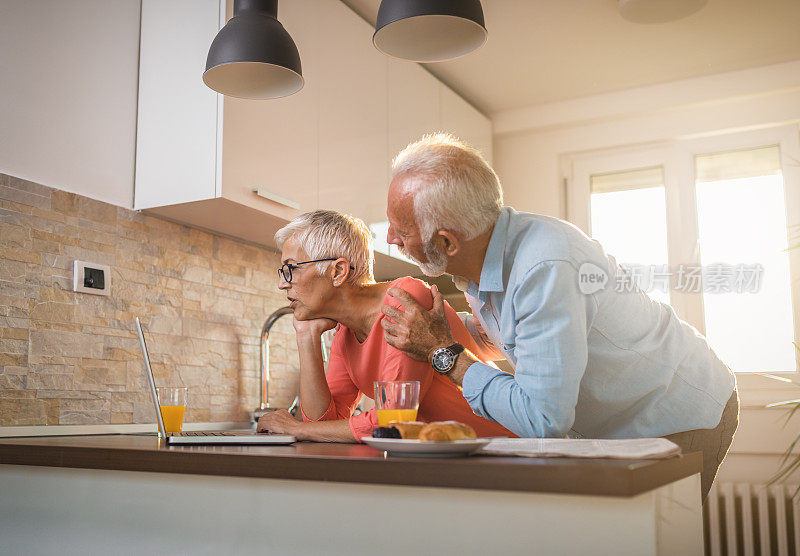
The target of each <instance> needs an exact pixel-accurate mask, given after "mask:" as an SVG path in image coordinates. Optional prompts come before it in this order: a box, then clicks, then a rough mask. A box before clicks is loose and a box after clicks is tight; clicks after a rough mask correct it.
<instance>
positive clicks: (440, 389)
mask: <svg viewBox="0 0 800 556" xmlns="http://www.w3.org/2000/svg"><path fill="white" fill-rule="evenodd" d="M391 285H392V286H394V287H399V288H402V289H404V290H405V291H407V292H408V293H410V294H411V295H412V296H413V297H414V299H416V300H417V303H419V304H420V305H422V306H423V307H424V308H426V309H428V310H430V308H431V307H432V306H433V297H432V295H431V292H430V287H429V286H428V285H427V284H426V283H425V282H423V281H421V280H417V279H415V278H410V277H406V278H399V279H397V280H395V281H394V282H392V284H391ZM383 302H384V304H386V305H391V306H393V307H397V308H399V309H401V310H402V305H400V303H399V302H398V300H396V299H395V298H394V297H391V296H390V295H388V294H387V295H386V297H385V298H384V300H383ZM445 312H446V314H447V321H448V323H449V324H450V330H451V331H452V334H453V338H455V340H456V341H457V342H458V343H460V344H462V345H463V346H464V347H466V348H467V349H469V350H470V351H471V352H472V353H473V354H475V355H476V356H479V354H480V353H481V352H480V348H479V347H478V346H477V344H476V343H475V340H473V339H472V336H470V334H469V332H468V331H467V329H466V327H465V326H464V324H463V323H462V322H461V319H460V318H459V317H458V315H457V314H456V312H455V311H454V310H453V308H452V307H450V305H449V304H447V303H445ZM383 318H386V316H385V315H383V314H381V315H380V317H378V320H376V321H375V324H373V325H372V329H371V330H370V332H369V335H368V336H367V339H366V340H365V341H364V343H363V344H362V343H359V341H358V340H357V339H356V336H355V334H354V333H353V331H352V330H350V329H349V328H347V327H345V326H340V327H339V330H338V331H337V332H336V335H335V336H334V339H333V345H332V346H331V352H330V357H329V358H328V370H327V373H326V376H325V378H326V380H327V382H328V388H329V389H330V391H331V403H330V405H329V406H328V409H327V411H325V413H324V414H323V415H322V416H321V417H320V418H319V419H309V418H308V417H306V415H305V413H303V419H304V420H305V421H328V420H335V419H348V420H349V423H350V430H351V431H352V433H353V436H354V437H355V439H356V440H358V441H359V442H360V441H361V437H362V436H371V435H372V431H373V430H374V429H375V428H377V426H378V416H377V413H376V410H375V409H374V408H373V409H371V410H369V411H367V412H365V413H361V414H359V415H353V410H354V409H355V407H356V405H358V402H359V401H360V400H361V396H364V395H365V396H367V397H368V398H373V396H374V388H373V382H374V381H376V380H418V381H419V382H420V390H419V410H418V412H417V419H418V420H419V421H426V422H430V421H447V420H454V421H461V422H462V423H466V424H468V425H470V426H471V427H472V428H473V429H475V432H477V433H478V436H515V435H514V434H513V433H512V432H510V431H509V430H507V429H505V428H504V427H502V426H501V425H499V424H497V423H495V422H493V421H489V420H488V419H484V418H483V417H479V416H477V415H475V414H474V413H473V412H472V409H471V408H470V407H469V404H467V401H466V400H465V399H464V396H463V395H462V393H461V389H460V388H459V387H458V386H456V385H455V384H453V383H452V382H451V381H450V380H449V379H448V378H447V377H444V376H442V375H440V374H439V373H437V372H436V371H434V370H433V367H431V365H430V364H429V363H427V362H425V361H417V360H415V359H412V358H411V357H409V356H408V355H406V354H404V353H403V352H402V351H400V350H398V349H396V348H394V347H392V346H390V345H389V344H388V343H387V342H386V340H384V338H383V327H382V326H381V324H380V323H381V319H383ZM301 411H302V408H301Z"/></svg>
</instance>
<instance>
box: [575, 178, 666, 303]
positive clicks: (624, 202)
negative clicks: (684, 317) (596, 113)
mask: <svg viewBox="0 0 800 556" xmlns="http://www.w3.org/2000/svg"><path fill="white" fill-rule="evenodd" d="M590 214H591V219H592V237H593V238H594V239H596V240H597V241H599V242H600V243H601V244H602V246H603V248H604V249H605V250H606V252H607V253H609V254H611V255H612V256H613V257H614V258H615V259H616V261H617V263H618V264H620V265H622V266H623V267H625V268H626V269H628V270H629V272H631V274H632V278H633V279H635V281H636V283H637V285H638V286H639V287H640V288H641V289H642V290H643V291H645V292H646V293H647V294H648V295H649V296H650V297H652V298H653V299H655V300H656V301H662V302H664V303H669V280H667V281H663V280H659V277H664V276H666V277H667V278H668V277H669V276H668V274H665V272H666V271H667V269H668V259H667V211H666V200H665V197H664V170H663V168H661V167H660V166H659V167H655V168H644V169H641V170H629V171H626V172H614V173H608V174H595V175H593V176H591V207H590Z"/></svg>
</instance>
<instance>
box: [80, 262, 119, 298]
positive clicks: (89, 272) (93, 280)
mask: <svg viewBox="0 0 800 556" xmlns="http://www.w3.org/2000/svg"><path fill="white" fill-rule="evenodd" d="M110 289H111V267H110V266H108V265H104V264H94V263H87V262H84V261H75V263H74V264H73V266H72V290H73V291H76V292H81V293H91V294H94V295H108V294H109V293H110Z"/></svg>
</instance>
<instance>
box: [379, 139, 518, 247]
mask: <svg viewBox="0 0 800 556" xmlns="http://www.w3.org/2000/svg"><path fill="white" fill-rule="evenodd" d="M401 176H402V177H413V178H420V179H421V180H422V181H423V184H422V186H421V187H419V188H418V189H417V190H416V194H415V195H414V216H415V217H416V220H417V225H418V226H419V230H420V236H421V239H422V241H423V243H428V242H430V240H431V238H432V237H433V234H434V233H436V231H437V230H450V231H451V232H455V233H457V234H461V235H463V236H464V239H466V240H470V239H473V238H474V237H476V236H478V235H480V234H482V233H483V232H485V231H486V230H488V229H489V227H490V226H492V224H494V222H495V221H496V220H497V217H498V216H499V215H500V210H501V209H502V208H503V190H502V188H501V187H500V180H499V179H498V177H497V174H495V172H494V170H492V167H491V166H489V163H488V162H486V160H485V159H484V158H483V156H481V153H480V152H478V151H477V150H476V149H474V148H472V147H470V146H469V145H467V144H466V143H463V142H462V141H460V140H458V139H457V138H456V137H454V136H453V135H451V134H449V133H435V134H431V135H425V136H424V137H423V138H422V139H420V140H419V141H417V142H416V143H411V144H410V145H408V146H407V147H406V148H405V149H403V150H402V151H400V154H398V155H397V156H396V157H395V159H394V161H393V162H392V179H393V180H394V179H395V178H397V177H401Z"/></svg>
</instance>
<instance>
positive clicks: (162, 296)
mask: <svg viewBox="0 0 800 556" xmlns="http://www.w3.org/2000/svg"><path fill="white" fill-rule="evenodd" d="M0 237H2V242H0V426H8V425H45V424H47V425H57V424H62V425H63V424H110V423H152V422H154V412H153V405H152V401H151V398H150V397H149V396H150V394H149V390H147V383H146V375H145V374H144V370H143V367H142V358H141V352H140V349H139V343H138V339H137V336H136V332H135V328H134V323H133V320H134V318H135V317H136V316H139V317H140V318H141V320H142V322H143V325H144V330H145V335H146V338H147V340H148V348H149V352H150V357H151V361H152V364H153V371H154V374H155V379H156V383H157V384H159V385H162V386H167V385H172V386H188V387H189V403H188V412H187V417H186V420H187V422H232V421H236V422H241V421H245V420H247V419H248V418H249V417H248V415H247V412H249V411H252V410H253V409H255V407H256V403H257V397H258V379H257V369H258V354H259V348H258V336H259V333H260V330H261V325H262V324H263V322H264V320H265V318H266V316H267V315H268V314H269V313H271V312H272V311H273V310H275V309H277V308H278V307H280V306H283V305H285V299H284V297H283V295H281V293H280V292H279V291H278V290H277V288H276V285H277V279H276V273H275V269H276V268H277V267H278V266H279V254H278V253H275V252H272V251H269V250H266V249H263V248H259V247H255V246H252V245H248V244H244V243H242V242H239V241H235V240H231V239H227V238H224V237H220V236H217V235H214V234H211V233H208V232H204V231H200V230H196V229H192V228H188V227H186V226H182V225H178V224H174V223H171V222H167V221H165V220H161V219H158V218H155V217H152V216H145V215H143V214H139V213H136V212H133V211H131V210H128V209H125V208H121V207H116V206H114V205H111V204H108V203H104V202H101V201H96V200H92V199H89V198H87V197H84V196H80V195H75V194H73V193H68V192H65V191H62V190H58V189H52V188H49V187H46V186H43V185H40V184H37V183H34V182H29V181H25V180H22V179H19V178H16V177H12V176H8V175H6V174H0ZM75 259H79V260H83V261H87V262H94V263H102V264H107V265H110V266H111V290H110V291H111V295H110V296H109V297H103V296H96V295H89V294H82V293H74V292H72V291H70V290H71V285H72V278H71V276H72V263H73V260H75ZM271 340H272V341H271V347H272V353H271V356H272V357H271V361H272V378H273V380H272V385H271V393H272V394H274V396H273V397H272V399H273V401H274V402H275V403H276V405H277V406H279V407H280V406H283V407H288V404H289V403H290V402H291V400H292V399H293V398H294V395H295V393H296V391H297V384H298V382H297V381H298V375H297V359H296V353H295V350H294V332H293V330H292V324H291V319H288V318H286V319H281V320H280V321H278V324H277V325H276V327H275V329H274V334H273V335H272V336H271Z"/></svg>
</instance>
